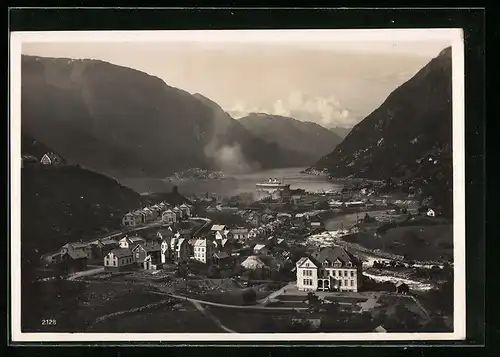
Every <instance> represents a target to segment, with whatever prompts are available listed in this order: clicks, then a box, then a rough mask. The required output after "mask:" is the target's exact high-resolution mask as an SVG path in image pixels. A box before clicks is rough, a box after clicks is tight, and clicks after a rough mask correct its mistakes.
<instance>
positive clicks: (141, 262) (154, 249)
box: [132, 243, 162, 270]
mask: <svg viewBox="0 0 500 357" xmlns="http://www.w3.org/2000/svg"><path fill="white" fill-rule="evenodd" d="M132 253H133V254H134V259H135V261H136V262H137V265H138V266H139V267H141V268H143V269H146V270H157V269H160V268H161V267H162V259H161V245H160V244H156V243H146V244H138V245H137V246H136V247H135V248H133V249H132Z"/></svg>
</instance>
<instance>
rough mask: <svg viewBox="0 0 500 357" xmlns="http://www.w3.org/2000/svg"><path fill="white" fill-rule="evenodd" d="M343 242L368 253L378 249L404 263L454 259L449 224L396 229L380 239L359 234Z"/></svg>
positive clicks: (348, 237) (345, 238)
mask: <svg viewBox="0 0 500 357" xmlns="http://www.w3.org/2000/svg"><path fill="white" fill-rule="evenodd" d="M343 239H344V240H345V241H347V242H350V243H356V244H359V245H361V246H363V247H365V248H368V249H373V250H375V249H380V250H382V251H387V252H389V253H392V254H396V255H401V256H404V257H405V258H406V259H407V260H417V261H426V260H436V261H450V260H452V259H453V226H452V225H450V224H446V225H425V226H405V227H397V228H391V229H389V230H388V231H387V232H386V233H385V234H382V235H380V237H376V236H374V235H373V234H370V233H359V234H352V235H349V236H345V237H343Z"/></svg>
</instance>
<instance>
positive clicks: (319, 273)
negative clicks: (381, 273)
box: [296, 246, 363, 291]
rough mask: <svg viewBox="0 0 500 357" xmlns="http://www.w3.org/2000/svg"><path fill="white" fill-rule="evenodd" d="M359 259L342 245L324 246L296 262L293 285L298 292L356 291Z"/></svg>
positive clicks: (360, 277)
mask: <svg viewBox="0 0 500 357" xmlns="http://www.w3.org/2000/svg"><path fill="white" fill-rule="evenodd" d="M362 266H363V264H362V262H361V261H360V260H359V259H358V258H356V257H355V256H354V255H352V254H351V253H349V252H348V251H347V250H345V249H344V248H342V247H338V246H336V247H327V248H323V249H321V250H318V251H316V252H314V253H313V254H311V255H310V256H309V257H303V258H301V259H299V261H298V262H297V265H296V268H297V288H298V289H299V290H302V291H359V290H360V288H361V287H362V281H363V269H362Z"/></svg>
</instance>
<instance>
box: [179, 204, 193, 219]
mask: <svg viewBox="0 0 500 357" xmlns="http://www.w3.org/2000/svg"><path fill="white" fill-rule="evenodd" d="M179 209H180V210H181V211H182V213H183V217H191V215H192V213H193V212H192V207H191V206H190V205H188V204H186V203H183V204H182V205H180V206H179Z"/></svg>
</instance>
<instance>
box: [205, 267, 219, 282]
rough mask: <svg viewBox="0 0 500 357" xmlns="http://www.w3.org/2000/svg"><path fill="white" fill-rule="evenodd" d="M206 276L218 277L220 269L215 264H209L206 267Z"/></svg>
mask: <svg viewBox="0 0 500 357" xmlns="http://www.w3.org/2000/svg"><path fill="white" fill-rule="evenodd" d="M207 276H208V277H209V278H212V279H218V278H220V269H219V268H218V267H217V266H216V265H211V266H210V268H208V273H207Z"/></svg>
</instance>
